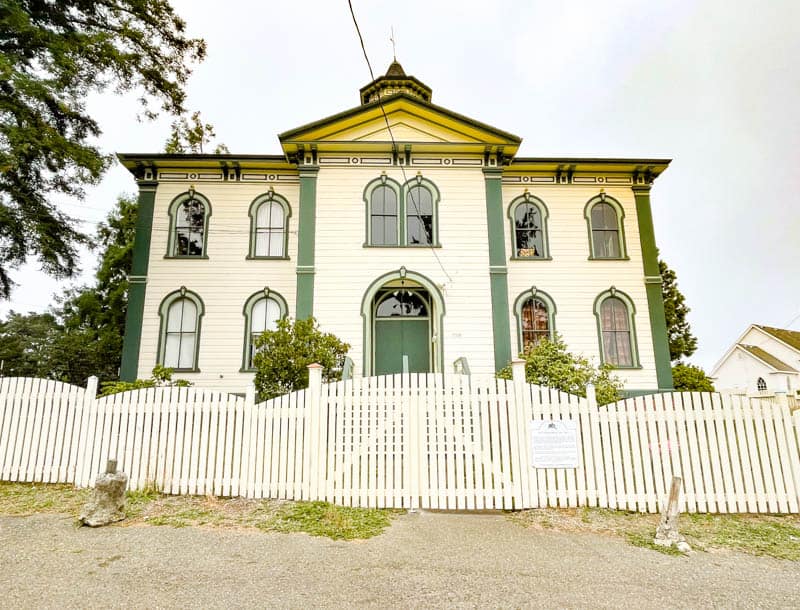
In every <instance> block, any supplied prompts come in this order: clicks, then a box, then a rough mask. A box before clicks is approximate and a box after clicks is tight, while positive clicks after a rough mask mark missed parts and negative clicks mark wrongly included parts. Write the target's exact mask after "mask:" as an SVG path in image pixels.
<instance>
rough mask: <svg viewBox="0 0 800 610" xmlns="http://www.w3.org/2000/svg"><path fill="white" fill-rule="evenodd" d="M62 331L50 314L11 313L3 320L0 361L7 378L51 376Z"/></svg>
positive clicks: (1, 325)
mask: <svg viewBox="0 0 800 610" xmlns="http://www.w3.org/2000/svg"><path fill="white" fill-rule="evenodd" d="M62 332H63V329H62V327H61V325H60V324H59V323H58V320H56V318H55V316H54V315H53V314H51V313H29V314H27V315H24V314H20V313H16V312H14V311H11V312H9V314H8V316H7V318H6V320H5V321H0V361H2V363H3V369H2V374H3V375H4V376H6V377H52V376H51V374H50V371H51V369H52V358H51V355H52V353H53V345H54V344H55V342H56V341H57V340H58V337H59V336H60V335H61V333H62Z"/></svg>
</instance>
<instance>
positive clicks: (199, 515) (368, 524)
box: [0, 482, 403, 540]
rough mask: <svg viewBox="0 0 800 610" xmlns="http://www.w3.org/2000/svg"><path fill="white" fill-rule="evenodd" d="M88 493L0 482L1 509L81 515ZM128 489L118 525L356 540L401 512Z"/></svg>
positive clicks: (55, 486) (1, 511)
mask: <svg viewBox="0 0 800 610" xmlns="http://www.w3.org/2000/svg"><path fill="white" fill-rule="evenodd" d="M90 493H91V490H90V489H78V488H76V487H73V486H72V485H61V484H50V483H47V484H45V483H35V484H32V483H6V482H0V515H17V516H28V515H33V514H36V513H61V514H66V515H72V516H75V517H77V515H78V514H79V513H80V511H81V508H82V507H83V505H84V503H85V502H86V500H87V499H88V497H89V494H90ZM126 495H127V501H126V504H125V514H126V519H125V521H122V522H120V523H118V524H117V526H122V527H125V526H133V525H157V526H171V527H198V526H200V527H203V526H205V527H227V528H239V529H258V530H261V531H266V532H305V533H307V534H310V535H312V536H326V537H328V538H332V539H334V540H355V539H363V538H371V537H373V536H377V535H378V534H381V533H382V532H383V531H384V530H385V529H386V528H387V527H388V526H389V525H390V524H391V520H392V518H393V517H395V516H397V515H399V514H401V513H402V512H403V511H397V510H385V509H367V508H349V507H344V506H334V505H332V504H326V503H325V502H288V501H285V500H248V499H245V498H217V497H214V496H168V495H164V494H161V493H159V492H158V490H157V489H156V488H155V486H147V487H145V488H144V489H141V490H137V491H129V492H127V494H126Z"/></svg>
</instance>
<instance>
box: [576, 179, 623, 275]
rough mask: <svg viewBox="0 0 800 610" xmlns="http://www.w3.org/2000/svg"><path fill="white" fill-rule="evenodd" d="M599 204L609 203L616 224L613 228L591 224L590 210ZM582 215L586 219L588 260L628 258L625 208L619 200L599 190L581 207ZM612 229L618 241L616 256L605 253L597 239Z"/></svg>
mask: <svg viewBox="0 0 800 610" xmlns="http://www.w3.org/2000/svg"><path fill="white" fill-rule="evenodd" d="M600 204H603V205H609V206H610V207H611V208H612V209H613V211H614V213H615V214H616V224H615V226H614V228H613V229H611V228H607V227H605V226H603V227H599V226H593V224H592V210H593V209H594V208H595V206H597V205H600ZM583 216H584V218H585V219H586V229H587V231H588V235H589V260H629V258H628V248H627V246H626V243H625V210H624V209H623V207H622V205H621V204H620V202H619V201H617V200H616V199H614V198H613V197H609V196H608V195H606V194H605V193H604V192H601V193H600V194H599V195H597V196H596V197H593V198H592V199H590V200H589V201H588V203H587V204H586V207H584V209H583ZM612 230H613V231H614V232H616V235H617V240H618V243H619V255H618V256H607V255H605V253H604V252H603V251H602V248H601V246H600V243H599V240H600V239H602V234H604V233H605V234H608V233H610V232H611V231H612Z"/></svg>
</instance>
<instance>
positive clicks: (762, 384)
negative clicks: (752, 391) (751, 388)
mask: <svg viewBox="0 0 800 610" xmlns="http://www.w3.org/2000/svg"><path fill="white" fill-rule="evenodd" d="M756 388H758V391H759V392H766V391H767V382H766V381H764V378H763V377H759V378H758V379H757V380H756Z"/></svg>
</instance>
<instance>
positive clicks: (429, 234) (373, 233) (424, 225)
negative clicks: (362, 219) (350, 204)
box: [364, 174, 439, 246]
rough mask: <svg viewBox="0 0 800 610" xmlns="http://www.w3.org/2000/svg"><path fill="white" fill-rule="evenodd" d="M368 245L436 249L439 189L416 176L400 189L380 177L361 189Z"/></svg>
mask: <svg viewBox="0 0 800 610" xmlns="http://www.w3.org/2000/svg"><path fill="white" fill-rule="evenodd" d="M364 202H365V203H366V204H367V240H366V243H365V244H364V245H367V246H438V245H439V226H438V219H437V216H438V214H437V211H438V210H437V208H438V204H439V189H437V188H436V185H434V184H433V183H432V182H431V181H430V180H427V179H425V178H423V177H422V175H421V174H418V175H417V176H416V177H415V178H412V179H411V180H409V181H408V182H406V184H405V185H404V186H403V187H402V188H401V187H400V185H399V184H398V183H397V182H396V181H394V180H392V179H391V178H389V177H388V176H387V175H386V174H382V175H381V176H380V178H376V179H375V180H373V181H372V182H370V183H369V184H368V185H367V187H366V188H365V189H364Z"/></svg>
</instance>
